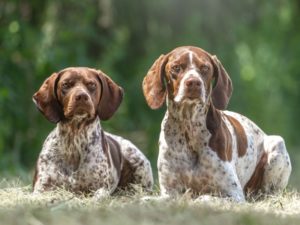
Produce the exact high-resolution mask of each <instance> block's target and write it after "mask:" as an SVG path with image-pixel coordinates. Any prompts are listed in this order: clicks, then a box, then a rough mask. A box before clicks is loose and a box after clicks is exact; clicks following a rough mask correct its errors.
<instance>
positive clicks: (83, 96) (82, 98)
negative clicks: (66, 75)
mask: <svg viewBox="0 0 300 225" xmlns="http://www.w3.org/2000/svg"><path fill="white" fill-rule="evenodd" d="M88 99H89V96H88V95H87V93H85V92H79V93H77V94H76V96H75V100H76V101H77V102H79V101H82V102H86V101H88Z"/></svg>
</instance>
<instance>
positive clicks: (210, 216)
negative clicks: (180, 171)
mask: <svg viewBox="0 0 300 225" xmlns="http://www.w3.org/2000/svg"><path fill="white" fill-rule="evenodd" d="M0 184H1V185H0V186H1V188H2V189H0V224H5V225H8V224H16V225H17V224H22V225H23V224H28V225H42V224H55V225H71V224H75V225H77V224H78V225H79V224H85V225H86V224H116V225H127V224H128V225H135V224H137V225H152V224H172V225H177V224H178V225H179V224H180V225H182V224H185V225H186V224H208V225H214V224H220V223H222V225H227V224H228V225H235V224H236V225H239V224H246V225H252V224H264V225H267V224H272V225H276V224H289V225H292V224H295V225H299V224H300V194H299V193H298V192H297V191H293V190H288V191H285V192H283V193H282V194H279V195H276V196H268V197H266V198H265V199H262V200H259V201H256V202H254V201H250V202H247V203H242V204H237V203H232V202H230V201H226V200H220V199H213V200H209V201H201V202H199V201H195V200H192V199H191V198H190V197H189V196H188V195H186V196H183V197H181V198H178V199H176V200H173V201H155V200H143V199H142V197H143V196H144V195H146V193H142V192H141V191H139V189H137V193H136V194H134V195H132V194H130V193H126V192H124V193H122V194H121V195H117V196H113V197H110V198H107V199H104V200H102V201H97V200H95V199H93V198H92V197H84V196H76V195H73V194H72V193H70V192H67V191H65V190H58V191H56V192H51V193H47V194H42V195H33V194H32V193H31V186H30V185H29V186H24V184H23V183H22V182H17V181H7V180H2V182H1V183H0ZM153 195H157V191H155V192H154V193H153Z"/></svg>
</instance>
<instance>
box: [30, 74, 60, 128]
mask: <svg viewBox="0 0 300 225" xmlns="http://www.w3.org/2000/svg"><path fill="white" fill-rule="evenodd" d="M58 78H59V76H58V74H57V73H53V74H52V75H51V76H50V77H48V78H47V79H46V80H45V81H44V83H43V84H42V86H41V87H40V89H39V90H38V91H37V92H36V93H35V94H34V95H33V97H32V100H33V102H34V103H35V105H36V106H37V108H38V109H39V110H40V111H41V113H42V114H43V115H44V116H45V117H46V118H47V119H48V120H49V121H50V122H53V123H57V122H59V121H60V120H61V119H62V118H63V111H62V107H61V106H60V104H59V102H58V101H57V97H56V93H55V92H56V90H55V89H56V84H57V82H58Z"/></svg>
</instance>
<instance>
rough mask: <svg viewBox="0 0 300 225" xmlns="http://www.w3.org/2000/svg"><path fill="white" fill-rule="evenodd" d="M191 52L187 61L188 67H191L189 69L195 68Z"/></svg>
mask: <svg viewBox="0 0 300 225" xmlns="http://www.w3.org/2000/svg"><path fill="white" fill-rule="evenodd" d="M193 54H194V53H193V52H191V51H190V52H189V60H190V66H191V68H195V67H196V66H195V64H194V62H193Z"/></svg>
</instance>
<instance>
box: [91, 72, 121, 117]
mask: <svg viewBox="0 0 300 225" xmlns="http://www.w3.org/2000/svg"><path fill="white" fill-rule="evenodd" d="M97 76H98V79H99V81H100V84H101V96H100V102H99V104H98V107H97V113H98V116H99V118H100V119H101V120H108V119H109V118H110V117H112V116H113V114H114V113H115V112H116V111H117V109H118V107H119V106H120V104H121V102H122V100H123V89H122V88H121V87H119V86H118V85H117V84H116V83H115V82H114V81H112V79H110V78H109V77H108V76H107V75H106V74H105V73H103V72H102V71H100V70H98V71H97Z"/></svg>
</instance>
